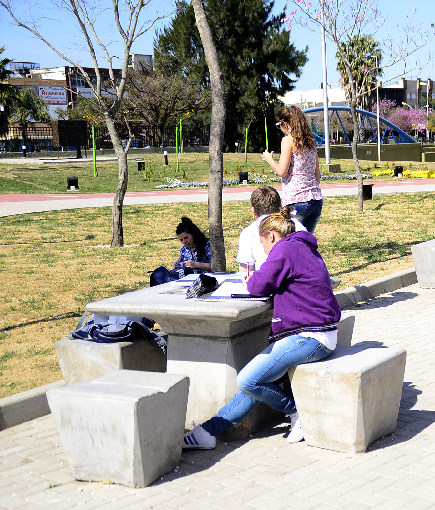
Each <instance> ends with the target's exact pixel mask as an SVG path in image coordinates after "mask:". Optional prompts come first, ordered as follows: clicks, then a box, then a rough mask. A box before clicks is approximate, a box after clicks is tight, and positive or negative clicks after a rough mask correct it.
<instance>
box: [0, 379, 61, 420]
mask: <svg viewBox="0 0 435 510" xmlns="http://www.w3.org/2000/svg"><path fill="white" fill-rule="evenodd" d="M64 385H65V382H64V381H63V379H62V380H61V381H57V382H54V383H51V384H46V385H45V386H40V387H39V388H33V389H32V390H29V391H23V392H22V393H17V394H16V395H11V396H10V397H6V398H2V399H0V430H4V429H7V428H9V427H14V426H15V425H20V424H21V423H24V422H26V421H30V420H34V419H35V418H40V417H41V416H45V415H46V414H50V408H49V407H48V402H47V396H46V393H47V391H48V390H50V389H51V388H57V387H59V386H64Z"/></svg>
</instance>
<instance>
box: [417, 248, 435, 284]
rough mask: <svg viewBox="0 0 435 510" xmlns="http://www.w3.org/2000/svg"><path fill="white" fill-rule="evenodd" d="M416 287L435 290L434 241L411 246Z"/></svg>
mask: <svg viewBox="0 0 435 510" xmlns="http://www.w3.org/2000/svg"><path fill="white" fill-rule="evenodd" d="M411 252H412V258H413V260H414V266H415V272H416V273H417V281H418V285H419V286H420V287H422V288H424V289H435V239H431V240H430V241H426V242H424V243H419V244H414V245H413V246H411Z"/></svg>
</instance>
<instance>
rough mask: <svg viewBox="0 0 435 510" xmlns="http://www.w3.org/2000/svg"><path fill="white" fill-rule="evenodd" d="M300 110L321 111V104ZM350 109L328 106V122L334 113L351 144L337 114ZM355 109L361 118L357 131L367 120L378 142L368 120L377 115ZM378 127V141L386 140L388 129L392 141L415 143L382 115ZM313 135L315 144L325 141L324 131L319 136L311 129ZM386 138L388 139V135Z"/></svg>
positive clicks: (308, 112)
mask: <svg viewBox="0 0 435 510" xmlns="http://www.w3.org/2000/svg"><path fill="white" fill-rule="evenodd" d="M302 111H303V112H304V113H305V114H310V113H317V112H321V111H323V106H316V107H314V108H306V109H305V110H302ZM350 111H351V109H350V107H349V106H328V112H332V113H331V115H330V117H329V123H331V120H332V118H333V117H334V115H336V116H337V118H338V120H339V122H340V124H341V127H342V129H343V134H344V137H345V139H346V140H347V142H348V144H349V145H352V142H351V140H350V139H349V137H348V135H347V132H346V128H345V127H344V124H343V122H342V120H341V117H340V114H339V112H348V113H350ZM356 111H357V113H359V114H360V115H362V120H361V124H360V126H359V131H360V130H361V129H362V128H363V126H364V125H365V122H366V120H367V122H368V124H369V126H370V129H371V132H372V133H373V138H374V139H375V142H376V143H378V136H377V133H376V131H375V130H374V129H373V125H372V122H371V120H370V119H375V120H376V119H377V115H376V114H375V113H372V112H368V111H366V110H361V109H360V108H357V109H356ZM381 123H382V125H381ZM379 127H380V142H381V143H384V142H385V141H386V140H385V136H386V135H387V133H388V131H391V135H392V137H391V138H392V140H393V141H394V143H417V140H415V139H414V138H412V136H410V135H408V133H405V131H403V130H402V129H400V128H399V127H397V126H396V125H395V124H393V123H391V122H389V121H388V120H387V119H384V117H379ZM383 127H384V130H383ZM382 131H383V133H382ZM313 135H314V138H315V139H316V144H317V146H320V145H323V144H324V143H325V133H323V135H322V136H320V135H319V134H318V133H316V132H314V131H313ZM387 139H389V137H388V138H387Z"/></svg>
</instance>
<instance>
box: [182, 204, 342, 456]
mask: <svg viewBox="0 0 435 510" xmlns="http://www.w3.org/2000/svg"><path fill="white" fill-rule="evenodd" d="M259 233H260V239H261V242H262V244H263V247H264V250H265V252H266V253H267V254H268V257H267V260H266V261H265V262H264V263H263V265H262V266H261V268H260V269H259V270H258V271H255V272H254V273H253V274H252V275H251V276H249V277H245V280H246V281H247V287H248V291H249V293H250V294H252V295H254V296H269V295H271V294H273V296H274V297H273V308H274V310H273V313H274V315H273V318H272V325H271V336H270V337H269V345H268V347H266V348H265V349H264V350H263V351H262V352H261V353H260V354H258V355H257V356H255V358H253V359H252V360H251V361H250V362H249V363H248V364H247V365H246V366H245V367H244V368H243V369H242V370H241V371H240V372H239V374H238V376H237V386H238V388H239V389H240V390H241V391H239V393H237V394H236V395H235V396H234V397H233V398H232V399H231V400H230V402H228V404H226V405H225V406H224V407H223V408H222V409H221V410H220V411H219V412H218V413H217V414H216V415H215V416H213V417H212V418H211V419H210V420H207V421H206V422H204V423H203V424H202V425H198V426H196V427H195V428H194V429H193V430H192V431H190V432H188V433H186V434H185V435H184V444H183V448H199V449H211V448H214V447H215V446H216V436H218V435H219V434H221V433H222V432H224V430H225V429H227V428H229V427H231V426H233V425H236V424H237V423H239V422H240V421H242V420H243V418H245V417H246V416H248V414H250V413H251V412H252V411H253V410H254V409H255V408H256V407H257V405H258V404H259V403H260V402H264V403H266V404H268V405H269V406H270V407H272V408H273V409H275V410H277V411H283V412H285V413H286V414H289V415H291V422H292V428H291V431H290V434H289V436H288V438H287V441H288V442H290V443H294V442H297V441H300V440H301V439H303V432H302V426H301V423H300V420H299V418H298V414H297V412H296V407H295V402H294V399H293V395H292V394H291V393H290V392H288V391H286V390H284V389H283V388H281V386H279V384H278V383H277V382H276V381H278V380H279V379H280V378H281V377H282V376H283V375H284V374H286V372H287V370H288V369H289V368H290V367H292V366H295V365H299V364H301V363H309V362H312V361H319V360H321V359H323V358H326V357H327V356H329V355H330V354H331V353H332V351H333V350H334V349H335V347H336V345H337V324H338V321H339V320H340V313H341V312H340V307H339V305H338V302H337V300H336V298H335V296H334V294H333V292H332V288H331V281H330V278H329V274H328V270H327V269H326V266H325V263H324V262H323V259H322V257H321V256H320V254H319V252H318V251H317V241H316V238H315V237H314V236H313V235H312V234H310V233H309V232H305V231H300V232H294V224H293V221H292V220H291V209H290V207H285V208H284V209H282V210H281V212H280V213H275V214H271V215H270V216H267V217H266V218H264V219H263V220H262V222H261V223H260V227H259Z"/></svg>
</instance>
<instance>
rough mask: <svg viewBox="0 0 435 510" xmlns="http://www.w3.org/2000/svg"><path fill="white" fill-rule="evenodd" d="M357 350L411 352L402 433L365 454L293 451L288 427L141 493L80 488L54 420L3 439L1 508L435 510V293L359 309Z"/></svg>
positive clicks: (187, 465) (210, 454)
mask: <svg viewBox="0 0 435 510" xmlns="http://www.w3.org/2000/svg"><path fill="white" fill-rule="evenodd" d="M349 315H355V316H356V322H355V329H354V334H353V342H352V343H353V344H357V343H358V344H359V343H364V345H366V346H371V347H382V346H386V347H402V348H404V349H406V350H407V364H406V372H405V378H404V384H403V395H402V402H401V410H400V414H399V422H398V428H397V430H396V432H395V433H394V434H392V435H390V436H386V437H385V438H382V439H380V440H378V441H376V442H375V443H373V444H372V445H371V446H370V447H369V450H368V451H367V453H365V454H356V455H351V454H345V453H340V452H333V451H328V450H322V449H318V448H313V447H309V446H307V445H306V444H305V442H301V443H297V444H289V443H287V441H286V440H285V439H284V436H285V434H286V433H287V431H288V423H283V424H280V425H278V426H276V427H274V428H270V429H268V430H265V431H261V432H259V433H256V434H255V435H254V436H253V437H252V438H251V439H250V440H249V441H240V442H234V443H228V444H227V443H220V442H218V446H217V448H216V450H213V451H187V452H184V453H183V455H182V460H181V462H180V465H179V468H178V469H176V470H175V471H174V472H171V473H169V474H168V475H166V476H164V477H163V478H162V479H160V480H158V481H157V482H155V483H154V484H153V485H152V486H150V487H147V488H143V489H133V488H128V487H124V486H121V485H114V484H110V483H109V481H108V482H106V483H90V482H78V481H75V480H74V479H73V478H72V475H71V471H70V468H69V466H68V462H67V460H66V457H65V454H64V451H63V448H62V446H61V443H60V439H59V436H58V434H57V430H56V427H55V425H54V421H53V419H52V417H51V415H47V416H45V417H42V418H38V419H36V420H33V421H31V422H27V423H23V424H21V425H18V426H16V427H12V428H9V429H6V430H4V431H2V432H0V508H2V509H20V510H30V509H31V510H35V509H47V508H50V509H56V510H57V509H62V510H63V509H68V508H76V507H80V508H81V509H104V510H115V509H133V510H135V509H137V510H141V509H147V508H153V509H157V510H167V509H180V510H181V509H184V510H196V509H198V510H205V509H225V510H226V509H231V510H242V509H243V510H245V509H246V510H254V509H264V510H268V509H270V510H280V509H286V510H329V509H331V510H332V509H342V510H366V509H372V508H373V509H376V510H401V509H406V510H424V509H430V508H435V385H434V379H435V372H434V370H433V366H434V363H435V351H434V349H432V345H433V344H434V341H435V289H421V288H420V287H419V286H418V285H417V284H415V285H410V286H408V287H403V288H400V289H398V290H396V291H394V292H391V293H387V294H383V295H381V296H379V297H377V298H375V299H373V300H371V301H369V302H367V303H361V304H359V305H357V306H353V307H352V308H349V309H347V310H345V311H344V312H343V317H347V316H349Z"/></svg>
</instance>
